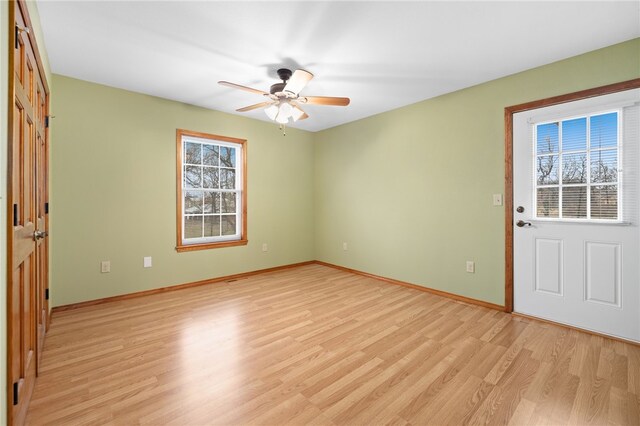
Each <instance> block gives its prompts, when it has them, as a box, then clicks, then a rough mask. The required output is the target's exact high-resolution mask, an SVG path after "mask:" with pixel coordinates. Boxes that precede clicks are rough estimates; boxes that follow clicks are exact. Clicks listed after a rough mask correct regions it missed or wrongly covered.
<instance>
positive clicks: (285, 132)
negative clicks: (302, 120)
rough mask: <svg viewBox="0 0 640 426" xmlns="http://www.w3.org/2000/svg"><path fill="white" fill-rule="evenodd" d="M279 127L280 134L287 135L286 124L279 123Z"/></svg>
mask: <svg viewBox="0 0 640 426" xmlns="http://www.w3.org/2000/svg"><path fill="white" fill-rule="evenodd" d="M279 127H280V130H282V136H287V126H286V125H284V124H281V125H280V126H279Z"/></svg>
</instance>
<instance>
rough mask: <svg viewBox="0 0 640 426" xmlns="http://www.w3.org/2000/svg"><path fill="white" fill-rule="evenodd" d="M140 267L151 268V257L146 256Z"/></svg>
mask: <svg viewBox="0 0 640 426" xmlns="http://www.w3.org/2000/svg"><path fill="white" fill-rule="evenodd" d="M142 266H144V267H145V268H151V256H146V257H145V258H144V260H143V261H142Z"/></svg>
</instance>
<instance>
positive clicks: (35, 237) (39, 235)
mask: <svg viewBox="0 0 640 426" xmlns="http://www.w3.org/2000/svg"><path fill="white" fill-rule="evenodd" d="M47 235H48V234H47V231H34V233H33V240H34V241H38V240H41V239H43V238H44V237H46V236H47Z"/></svg>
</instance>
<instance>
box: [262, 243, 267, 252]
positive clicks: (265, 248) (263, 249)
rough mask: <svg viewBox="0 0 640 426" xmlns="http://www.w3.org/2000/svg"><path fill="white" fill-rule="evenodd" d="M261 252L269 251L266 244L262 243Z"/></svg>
mask: <svg viewBox="0 0 640 426" xmlns="http://www.w3.org/2000/svg"><path fill="white" fill-rule="evenodd" d="M262 251H269V246H268V245H267V243H262Z"/></svg>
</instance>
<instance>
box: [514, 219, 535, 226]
mask: <svg viewBox="0 0 640 426" xmlns="http://www.w3.org/2000/svg"><path fill="white" fill-rule="evenodd" d="M516 226H517V227H518V228H522V227H523V226H531V222H525V221H524V220H519V221H518V222H516Z"/></svg>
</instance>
